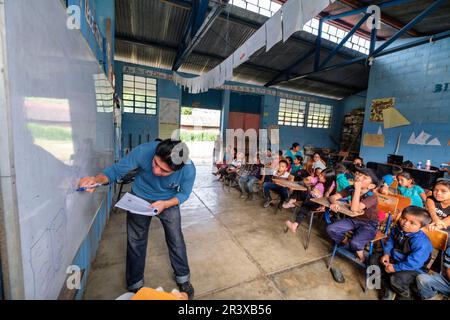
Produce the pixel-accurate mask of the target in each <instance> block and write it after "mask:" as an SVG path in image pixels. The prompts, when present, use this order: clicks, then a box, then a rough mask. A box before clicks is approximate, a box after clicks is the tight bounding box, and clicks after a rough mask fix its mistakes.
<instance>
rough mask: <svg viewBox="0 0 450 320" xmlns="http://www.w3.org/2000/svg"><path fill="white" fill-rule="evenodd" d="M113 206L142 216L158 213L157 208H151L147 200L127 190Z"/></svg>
mask: <svg viewBox="0 0 450 320" xmlns="http://www.w3.org/2000/svg"><path fill="white" fill-rule="evenodd" d="M115 207H118V208H121V209H123V210H127V211H130V212H132V213H135V214H140V215H144V216H156V215H158V210H156V209H155V208H152V207H151V204H150V203H149V202H147V201H145V200H144V199H141V198H139V197H136V196H134V195H132V194H131V193H128V192H127V193H125V195H124V196H123V197H122V198H121V199H120V200H119V201H118V202H117V203H116V205H115Z"/></svg>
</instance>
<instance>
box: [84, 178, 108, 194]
mask: <svg viewBox="0 0 450 320" xmlns="http://www.w3.org/2000/svg"><path fill="white" fill-rule="evenodd" d="M107 182H108V177H106V176H105V175H104V174H102V173H101V174H99V175H97V176H95V177H84V178H81V179H80V182H78V187H79V188H89V187H92V186H94V185H96V184H97V183H107ZM95 190H96V188H90V189H86V192H89V193H94V192H95Z"/></svg>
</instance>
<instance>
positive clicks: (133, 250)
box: [79, 139, 196, 299]
mask: <svg viewBox="0 0 450 320" xmlns="http://www.w3.org/2000/svg"><path fill="white" fill-rule="evenodd" d="M188 156H189V150H188V148H187V146H186V144H184V143H183V142H181V141H177V140H171V139H167V140H164V141H162V142H157V141H154V142H149V143H144V144H142V145H140V146H138V147H137V148H135V149H134V150H133V151H132V152H130V153H129V154H128V155H127V156H125V157H124V158H122V160H120V161H119V162H118V163H116V164H114V165H113V166H111V167H109V168H106V169H105V170H104V171H103V172H102V173H100V174H98V175H97V176H95V177H85V178H82V179H81V180H80V182H79V186H80V187H89V186H93V185H95V184H97V183H102V184H103V183H112V182H115V181H117V180H120V179H121V178H122V177H123V176H125V175H126V174H127V173H128V172H130V171H132V170H135V169H138V171H137V175H136V179H135V180H134V183H133V185H132V187H131V193H133V194H135V195H136V196H138V197H140V198H143V199H145V200H147V201H149V202H151V203H152V207H154V208H156V209H158V212H159V214H158V216H157V217H158V218H159V219H160V221H161V223H162V226H163V228H164V233H165V237H166V243H167V247H168V249H169V257H170V262H171V265H172V268H173V271H174V274H175V280H176V282H177V285H178V287H179V289H180V291H181V292H186V293H187V294H188V297H189V299H192V298H193V297H194V288H193V286H192V284H191V283H190V271H189V264H188V259H187V254H186V244H185V242H184V237H183V232H182V230H181V216H180V205H181V204H182V203H183V202H184V201H186V200H187V199H188V198H189V195H190V194H191V192H192V187H193V185H194V181H195V175H196V170H195V166H194V164H193V163H192V161H191V160H189V158H188ZM94 191H95V188H93V189H88V191H87V192H94ZM151 219H152V217H148V216H142V215H137V214H133V213H130V212H127V260H126V281H127V287H128V290H129V291H133V292H137V291H138V290H139V289H140V288H142V287H143V286H144V269H145V257H146V253H147V241H148V232H149V228H150V222H151Z"/></svg>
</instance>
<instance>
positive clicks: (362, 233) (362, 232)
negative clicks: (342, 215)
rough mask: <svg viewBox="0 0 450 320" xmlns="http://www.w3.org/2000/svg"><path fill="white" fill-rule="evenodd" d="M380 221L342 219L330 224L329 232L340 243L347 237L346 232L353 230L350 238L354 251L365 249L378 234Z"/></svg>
mask: <svg viewBox="0 0 450 320" xmlns="http://www.w3.org/2000/svg"><path fill="white" fill-rule="evenodd" d="M377 229H378V221H375V220H373V221H372V220H370V221H367V220H361V219H352V218H347V219H342V220H339V221H337V222H335V223H332V224H330V225H328V227H327V233H328V235H329V236H330V238H331V239H333V241H334V242H335V243H336V244H340V243H341V242H342V240H344V238H345V234H346V233H347V232H349V231H353V237H352V239H351V240H350V248H351V249H352V250H354V251H361V250H364V247H365V246H366V244H367V243H369V242H370V241H371V240H372V239H374V238H375V236H376V235H377Z"/></svg>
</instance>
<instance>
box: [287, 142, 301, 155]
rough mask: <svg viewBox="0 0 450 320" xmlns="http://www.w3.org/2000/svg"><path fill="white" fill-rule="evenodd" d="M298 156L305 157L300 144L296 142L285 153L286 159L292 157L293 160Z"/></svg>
mask: <svg viewBox="0 0 450 320" xmlns="http://www.w3.org/2000/svg"><path fill="white" fill-rule="evenodd" d="M296 156H300V157H301V156H303V154H302V151H301V147H300V144H299V143H298V142H294V143H293V144H292V147H291V148H290V149H289V150H288V151H286V153H285V157H291V158H292V159H295V157H296Z"/></svg>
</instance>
